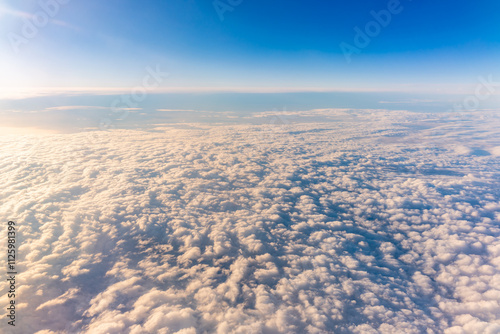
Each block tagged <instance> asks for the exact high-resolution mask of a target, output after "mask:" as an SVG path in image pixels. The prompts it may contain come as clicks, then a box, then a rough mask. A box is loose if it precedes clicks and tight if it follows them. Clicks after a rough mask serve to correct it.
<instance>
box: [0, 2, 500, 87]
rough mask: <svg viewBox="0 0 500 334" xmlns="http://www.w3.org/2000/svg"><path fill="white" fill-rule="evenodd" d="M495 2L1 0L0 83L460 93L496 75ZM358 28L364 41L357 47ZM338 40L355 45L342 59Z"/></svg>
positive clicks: (499, 33)
mask: <svg viewBox="0 0 500 334" xmlns="http://www.w3.org/2000/svg"><path fill="white" fill-rule="evenodd" d="M63 2H64V3H63ZM230 3H232V4H233V5H231V4H230ZM391 8H392V9H394V10H393V13H392V14H390V18H387V17H386V19H385V21H384V22H383V24H380V23H374V22H376V20H375V16H374V13H378V14H379V15H382V14H380V13H381V11H385V12H386V13H387V12H388V11H389V10H390V9H391ZM499 10H500V3H498V2H497V1H481V2H479V3H477V2H474V3H472V2H469V1H440V2H439V3H438V4H436V3H435V2H434V1H426V0H420V1H409V0H402V1H400V2H399V3H398V2H395V1H359V0H358V1H350V2H348V3H346V2H337V1H330V2H324V1H311V2H307V3H306V2H302V1H292V2H290V1H281V0H279V1H273V2H272V3H270V2H268V1H260V0H253V1H248V0H242V1H236V0H233V1H232V2H230V1H223V0H221V1H215V2H212V1H194V0H184V1H183V0H173V1H146V2H136V1H130V0H124V1H105V2H102V1H97V0H89V1H79V0H71V1H67V0H66V1H62V0H60V1H59V2H55V0H54V1H48V0H42V1H41V2H39V1H23V3H22V4H19V3H18V2H17V1H10V0H3V1H0V33H1V36H2V38H1V39H0V50H1V51H0V70H1V72H2V73H3V75H2V76H1V77H0V87H2V90H4V91H9V90H15V89H32V90H43V89H47V88H54V87H64V88H65V89H68V88H72V87H79V88H85V89H89V88H92V89H103V90H105V89H104V88H106V89H110V88H112V87H134V86H137V85H140V84H141V82H142V80H143V78H144V76H145V75H146V74H147V70H146V69H147V68H148V67H149V68H155V67H158V68H160V69H161V70H162V71H165V72H168V73H169V76H168V77H167V78H166V79H165V80H163V81H162V82H161V83H160V84H159V85H158V87H155V90H156V91H161V90H165V91H168V90H172V89H177V90H178V89H183V90H185V91H196V90H202V89H208V90H222V91H224V90H236V89H239V90H241V91H255V90H256V89H257V88H258V89H260V90H264V91H265V90H266V89H268V90H269V91H273V90H284V91H287V90H289V91H293V90H313V91H314V90H317V91H322V90H339V91H405V92H432V93H466V92H467V91H468V90H470V89H472V88H473V87H474V86H475V85H477V82H478V77H479V76H483V77H487V76H488V75H493V78H497V77H499V74H500V73H499V72H500V29H499V23H498V19H497V13H498V11H499ZM37 15H38V16H37ZM44 15H45V16H46V17H48V16H52V17H51V18H50V20H45V19H46V17H44ZM37 20H38V21H37ZM27 22H31V23H33V24H34V25H35V32H33V31H31V34H28V35H27V34H26V32H27V31H28V32H30V30H29V29H28V28H26V26H27V25H29V23H27ZM36 24H38V26H36ZM370 24H371V26H370ZM374 24H375V25H374ZM367 25H368V27H371V28H372V29H375V30H372V31H368V35H367V36H368V40H369V41H368V42H366V40H365V41H364V44H363V45H360V44H359V43H358V44H356V35H357V31H362V32H364V33H366V28H367ZM377 25H378V28H377ZM356 27H357V28H359V30H356ZM27 29H28V30H27ZM370 35H371V36H370ZM358 38H359V37H358ZM342 43H345V44H344V45H346V44H348V45H351V46H353V47H356V48H357V50H358V51H359V52H357V53H354V54H352V55H350V57H349V58H350V62H349V61H347V59H346V57H345V55H344V54H343V52H342V48H341V47H340V45H342ZM360 46H361V47H360ZM471 87H472V88H471Z"/></svg>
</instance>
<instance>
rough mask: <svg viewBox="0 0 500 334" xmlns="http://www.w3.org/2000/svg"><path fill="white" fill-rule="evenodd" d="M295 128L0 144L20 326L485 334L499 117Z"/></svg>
mask: <svg viewBox="0 0 500 334" xmlns="http://www.w3.org/2000/svg"><path fill="white" fill-rule="evenodd" d="M288 113H290V112H288ZM312 114H314V115H317V114H321V115H322V117H333V118H332V119H334V120H335V121H332V122H329V123H311V122H310V119H309V118H308V117H309V116H310V115H312ZM341 115H348V116H346V117H345V119H343V118H342V117H340V116H341ZM268 116H269V115H265V116H263V115H259V116H258V117H259V118H262V117H268ZM293 116H294V117H295V116H297V119H296V120H295V121H294V122H293V123H291V124H285V125H282V124H281V125H279V126H278V125H276V124H274V123H271V124H267V125H218V126H212V125H207V124H205V125H203V124H196V125H194V124H193V125H192V126H190V127H183V128H181V127H174V126H170V127H164V128H157V129H155V130H154V131H151V132H147V131H134V130H113V131H108V132H91V133H89V132H82V133H75V134H62V135H44V136H40V137H34V136H32V137H29V136H26V137H24V138H22V139H20V138H19V137H9V136H4V137H0V143H1V147H2V148H1V150H2V152H3V157H4V158H3V160H2V163H1V164H0V172H1V174H2V176H3V178H4V187H3V192H2V193H1V194H0V197H1V206H0V214H1V215H2V216H3V217H6V219H14V220H16V221H17V222H18V225H19V241H18V242H19V245H20V249H19V253H20V256H21V258H20V259H19V261H20V262H19V269H18V271H19V282H20V284H21V285H20V287H19V293H20V296H19V300H20V301H21V300H22V304H21V305H20V308H19V319H18V321H19V322H18V326H19V327H18V328H17V329H19V331H20V332H26V333H28V332H30V333H76V332H78V333H178V334H187V333H329V332H330V333H380V332H382V333H422V332H428V333H441V332H446V333H476V332H484V333H496V332H498V331H499V328H500V305H499V302H498V301H499V296H500V285H499V282H500V238H499V237H500V228H499V222H500V196H499V190H498V180H499V176H500V174H499V172H500V170H499V160H498V159H499V158H498V154H497V151H498V147H499V145H500V144H499V143H498V142H496V141H497V140H498V135H496V134H495V133H496V132H497V130H496V129H497V128H498V124H499V122H498V118H497V117H496V116H495V115H494V114H491V115H489V116H488V118H487V119H476V120H473V121H463V120H454V119H453V118H450V116H449V115H439V114H437V115H431V114H410V113H406V112H389V111H378V110H373V111H366V110H365V111H353V110H333V109H321V110H319V109H318V110H314V111H311V112H309V113H306V114H305V116H304V117H306V119H307V122H301V121H300V117H301V114H300V113H295V114H294V115H293ZM452 116H453V115H452ZM447 117H448V119H447ZM450 119H451V120H450ZM33 145H36V149H32V150H29V149H30V148H31V147H33ZM479 150H480V151H484V152H489V153H491V154H479V153H478V151H479ZM27 152H29V154H28V153H27ZM0 289H1V297H0V302H1V303H2V304H3V305H5V303H6V302H7V299H6V294H5V293H4V292H5V291H6V289H7V284H6V282H2V283H0ZM4 312H5V311H4ZM0 330H2V331H7V330H8V327H7V324H6V322H0Z"/></svg>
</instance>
